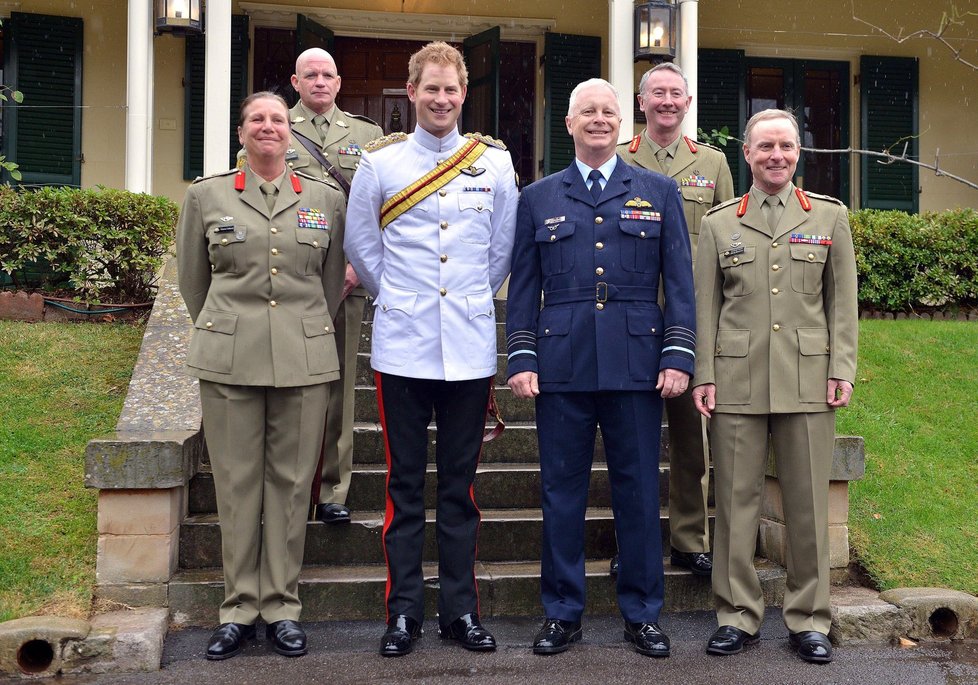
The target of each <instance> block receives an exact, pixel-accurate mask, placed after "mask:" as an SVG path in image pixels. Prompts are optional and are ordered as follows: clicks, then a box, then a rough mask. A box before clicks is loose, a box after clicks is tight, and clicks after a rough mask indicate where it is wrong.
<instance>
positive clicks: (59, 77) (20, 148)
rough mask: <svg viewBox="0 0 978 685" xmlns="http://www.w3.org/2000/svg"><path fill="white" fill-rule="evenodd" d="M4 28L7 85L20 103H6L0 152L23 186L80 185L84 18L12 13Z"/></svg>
mask: <svg viewBox="0 0 978 685" xmlns="http://www.w3.org/2000/svg"><path fill="white" fill-rule="evenodd" d="M4 29H5V31H4V38H5V40H4V53H5V54H4V78H5V79H6V81H7V83H6V84H5V85H7V86H10V87H11V88H13V89H15V90H19V91H21V92H22V93H23V94H24V102H23V104H21V105H17V104H14V103H13V101H12V100H8V102H6V103H4V117H3V127H4V132H3V154H4V155H6V157H7V159H9V160H10V161H13V162H16V163H17V164H19V165H20V171H21V173H22V174H23V180H22V181H21V183H22V184H25V185H37V184H40V185H73V186H78V185H81V104H82V103H81V76H82V20H81V19H79V18H76V17H55V16H48V15H44V14H24V13H21V12H11V14H10V19H9V20H8V21H5V22H4ZM4 180H6V181H9V180H10V179H9V177H8V176H6V174H5V178H4Z"/></svg>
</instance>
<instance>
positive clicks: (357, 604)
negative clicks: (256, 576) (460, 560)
mask: <svg viewBox="0 0 978 685" xmlns="http://www.w3.org/2000/svg"><path fill="white" fill-rule="evenodd" d="M754 565H755V567H756V568H757V575H758V577H759V578H760V580H761V587H762V588H763V590H764V601H765V604H766V605H767V606H769V607H770V606H780V605H781V604H782V602H783V600H784V584H785V571H784V569H783V568H781V567H780V566H777V565H776V564H773V563H771V562H770V561H768V560H766V559H761V558H757V559H755V560H754ZM423 570H424V576H425V614H426V615H427V616H428V617H429V618H434V617H435V616H436V615H437V611H438V609H437V606H438V604H437V592H438V568H437V566H436V565H435V564H425V565H424V567H423ZM585 572H586V574H587V575H586V579H587V585H586V588H587V608H586V610H585V611H586V614H587V615H609V614H610V615H616V614H618V607H617V603H616V599H615V597H616V595H615V581H614V579H613V578H611V577H610V576H609V575H608V559H606V558H605V559H592V560H590V561H587V562H585ZM665 572H666V575H665V611H667V612H676V611H694V610H710V609H712V608H713V596H712V593H711V589H710V582H709V579H707V578H698V577H696V576H693V575H692V574H691V573H689V572H688V571H686V570H685V569H679V568H673V567H672V566H670V565H669V559H668V557H667V558H666V559H665ZM476 578H477V579H478V583H479V599H480V606H479V610H480V613H481V615H482V617H483V618H490V617H498V616H533V617H536V616H542V613H541V612H542V609H541V606H540V563H539V562H513V563H491V562H480V563H478V564H476ZM386 583H387V570H386V568H385V567H384V566H383V565H382V564H370V565H359V566H306V567H304V568H303V569H302V573H301V575H300V577H299V597H300V598H301V599H302V620H304V621H333V620H375V621H377V624H378V633H377V635H378V639H379V636H380V631H381V630H382V628H383V621H384V592H385V587H386ZM168 599H169V607H170V614H171V616H172V618H173V621H174V623H176V624H181V625H186V626H213V625H215V624H216V623H217V608H218V607H219V606H220V604H221V601H222V600H223V599H224V580H223V577H222V575H221V570H220V569H219V568H206V569H195V570H181V571H178V572H177V573H176V574H175V575H174V576H173V578H172V579H171V580H170V587H169V595H168Z"/></svg>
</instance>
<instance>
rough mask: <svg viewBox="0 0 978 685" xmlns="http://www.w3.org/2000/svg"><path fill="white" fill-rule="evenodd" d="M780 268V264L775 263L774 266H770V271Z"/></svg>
mask: <svg viewBox="0 0 978 685" xmlns="http://www.w3.org/2000/svg"><path fill="white" fill-rule="evenodd" d="M780 268H781V267H780V266H778V265H777V264H775V265H774V266H772V267H771V271H777V270H778V269H780Z"/></svg>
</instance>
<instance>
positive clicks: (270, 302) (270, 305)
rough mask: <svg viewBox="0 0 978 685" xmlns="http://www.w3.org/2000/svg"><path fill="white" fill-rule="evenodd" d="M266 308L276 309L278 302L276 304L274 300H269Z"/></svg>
mask: <svg viewBox="0 0 978 685" xmlns="http://www.w3.org/2000/svg"><path fill="white" fill-rule="evenodd" d="M268 306H269V307H277V306H278V302H276V301H275V300H269V302H268Z"/></svg>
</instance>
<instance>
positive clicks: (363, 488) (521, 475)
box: [188, 462, 713, 515]
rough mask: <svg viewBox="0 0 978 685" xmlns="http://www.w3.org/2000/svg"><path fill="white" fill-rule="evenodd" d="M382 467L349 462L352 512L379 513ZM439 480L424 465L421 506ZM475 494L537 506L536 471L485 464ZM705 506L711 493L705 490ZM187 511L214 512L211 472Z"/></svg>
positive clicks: (490, 505) (596, 503) (662, 495)
mask: <svg viewBox="0 0 978 685" xmlns="http://www.w3.org/2000/svg"><path fill="white" fill-rule="evenodd" d="M386 476H387V468H386V466H385V465H383V464H361V465H356V466H354V469H353V476H352V478H351V480H350V491H349V494H348V496H347V500H346V504H347V506H349V507H350V508H351V509H352V510H353V511H371V510H373V511H381V510H383V509H384V506H385V496H386V494H385V488H386ZM437 483H438V476H437V469H436V467H435V465H434V464H429V465H428V469H427V476H426V478H425V492H424V502H425V507H426V508H429V509H433V508H434V507H435V502H436V488H437ZM475 496H476V502H477V503H478V505H479V508H480V509H482V510H488V509H530V508H539V507H540V469H539V468H538V467H537V466H536V465H534V464H525V463H524V464H512V463H505V462H504V463H488V464H483V465H481V466H480V467H479V469H478V471H477V472H476V479H475ZM668 497H669V467H668V466H665V465H663V466H660V467H659V501H660V502H662V503H663V504H665V503H666V502H667V501H668ZM709 504H710V506H712V505H713V492H712V489H711V491H710V499H709ZM588 505H589V506H592V507H610V506H611V487H610V485H609V483H608V467H607V465H606V464H604V463H603V462H598V463H595V464H594V466H593V468H592V470H591V488H590V490H589V492H588ZM188 510H189V512H190V513H191V514H194V515H196V514H209V513H213V512H216V511H217V501H216V499H215V495H214V479H213V476H212V474H211V473H210V472H201V473H198V474H197V475H196V476H195V477H194V478H193V480H191V482H190V491H189V496H188Z"/></svg>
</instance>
